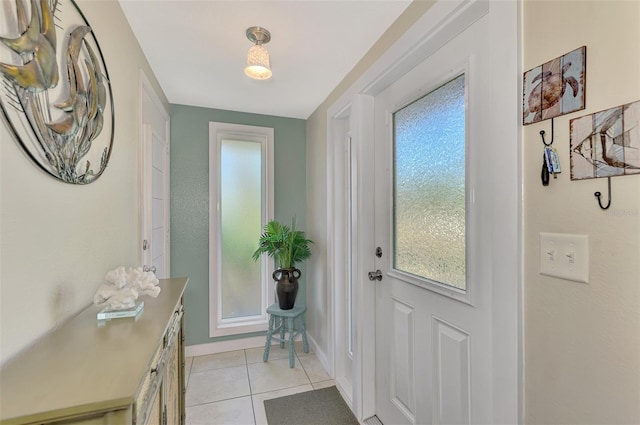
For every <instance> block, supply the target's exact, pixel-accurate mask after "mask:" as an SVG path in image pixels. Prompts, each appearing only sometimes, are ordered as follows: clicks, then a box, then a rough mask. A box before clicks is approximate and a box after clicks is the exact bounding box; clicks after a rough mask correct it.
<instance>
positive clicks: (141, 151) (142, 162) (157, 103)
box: [138, 69, 171, 276]
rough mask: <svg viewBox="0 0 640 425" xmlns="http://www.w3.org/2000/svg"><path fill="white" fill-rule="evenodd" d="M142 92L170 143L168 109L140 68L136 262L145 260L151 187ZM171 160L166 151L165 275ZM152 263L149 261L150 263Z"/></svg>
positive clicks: (168, 252)
mask: <svg viewBox="0 0 640 425" xmlns="http://www.w3.org/2000/svg"><path fill="white" fill-rule="evenodd" d="M145 94H146V95H147V96H148V98H149V99H150V100H151V102H153V105H154V107H155V108H156V109H157V110H158V111H159V112H160V113H161V115H162V119H163V120H164V123H165V125H164V133H165V134H164V136H165V140H166V141H167V149H168V148H169V146H171V127H170V126H171V124H170V122H171V118H170V115H169V112H168V111H167V110H166V109H165V107H164V104H163V103H162V101H161V100H160V97H159V96H158V94H157V93H156V91H155V89H154V87H153V85H152V84H151V81H150V80H149V78H148V77H147V75H146V74H145V73H144V71H143V70H142V69H140V71H139V84H138V141H139V142H138V211H139V225H138V229H139V230H138V243H139V244H140V245H138V247H139V248H138V264H141V265H142V264H144V263H145V258H144V252H143V249H142V242H143V240H144V239H145V237H146V235H145V226H146V223H147V220H149V217H145V207H144V203H145V194H146V193H147V192H150V191H151V184H150V182H149V181H147V180H148V179H149V176H147V177H145V175H144V173H145V167H146V164H147V161H149V160H151V155H152V153H153V152H152V151H149V149H152V148H151V147H150V146H149V147H145V143H146V142H147V141H146V140H145V137H147V135H146V134H145V128H148V127H146V126H149V123H147V122H145V121H146V119H145V110H144V96H145ZM169 166H170V160H169V152H167V173H166V175H167V182H166V184H165V194H164V199H165V205H164V211H165V215H164V229H165V230H166V238H165V248H164V251H165V252H164V272H165V274H166V276H170V275H171V270H170V267H171V250H170V248H171V220H170V206H171V202H170V196H169V193H170V192H169V191H170V188H169V185H170V170H169ZM149 265H151V264H149Z"/></svg>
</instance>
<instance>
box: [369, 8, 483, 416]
mask: <svg viewBox="0 0 640 425" xmlns="http://www.w3.org/2000/svg"><path fill="white" fill-rule="evenodd" d="M488 22H489V19H488V17H487V16H485V17H483V18H481V19H480V20H478V21H476V22H475V23H473V24H472V25H471V26H469V27H467V29H465V30H464V31H463V32H462V33H460V34H458V35H457V36H456V37H455V38H453V39H451V40H450V41H449V42H447V43H446V44H445V45H444V47H442V48H440V49H438V50H437V51H435V52H434V53H433V54H431V55H430V56H429V57H428V58H427V59H426V60H425V61H424V62H422V63H421V64H419V65H417V66H416V67H415V68H414V69H413V70H412V71H410V72H409V73H407V74H405V75H404V76H403V77H401V78H400V79H398V80H397V81H396V82H395V83H393V84H392V85H390V86H389V87H388V88H386V89H385V90H384V91H382V92H381V93H379V94H378V95H377V96H376V97H375V123H376V124H375V126H376V127H375V164H376V167H375V170H376V171H375V175H376V176H375V205H376V208H375V213H374V215H375V229H374V232H375V241H376V247H380V249H381V252H382V255H381V256H380V258H376V268H377V269H379V271H380V273H379V276H380V277H381V280H380V281H376V282H375V284H376V414H377V416H378V417H379V418H380V420H381V421H382V423H384V424H432V423H438V424H440V423H455V424H467V423H490V422H491V408H492V407H491V406H492V399H491V391H490V388H491V383H492V361H491V285H492V282H491V272H490V268H489V266H486V265H487V264H491V261H490V260H491V257H490V256H491V253H490V252H489V251H490V250H488V249H484V250H483V247H486V246H489V243H490V238H491V232H492V230H491V228H490V227H491V223H492V221H491V214H492V209H491V205H490V201H489V199H491V197H490V196H487V194H490V192H491V188H490V187H489V186H490V179H487V178H484V179H483V172H485V167H487V166H488V164H490V159H491V153H490V152H487V149H484V147H486V146H488V140H487V139H488V138H487V134H488V132H487V128H486V124H485V123H486V122H488V121H490V120H488V119H487V117H489V114H491V111H492V108H491V96H490V93H489V90H488V86H489V84H488V81H489V80H490V72H492V71H493V72H495V70H492V66H491V60H490V55H489V43H488V40H489V25H488ZM460 77H461V78H462V80H460V79H459V78H460ZM452 80H456V81H458V83H460V81H462V83H461V84H462V96H463V102H464V106H463V110H464V112H463V116H464V121H463V124H462V126H463V129H464V141H465V142H464V145H465V147H464V153H463V157H464V162H463V165H462V169H463V176H464V177H463V180H464V183H463V186H464V194H463V196H464V198H463V201H462V203H463V209H464V211H462V217H463V219H462V221H463V227H464V229H463V237H462V239H463V243H464V246H463V248H462V252H463V254H462V256H463V261H464V264H463V266H462V267H463V271H462V282H460V281H458V282H457V283H456V282H448V281H447V278H446V277H445V278H441V276H437V273H436V276H434V275H433V273H434V272H433V271H431V270H427V271H425V272H424V273H423V272H422V271H417V269H415V268H413V267H412V266H408V264H409V263H411V262H412V261H414V262H418V263H419V262H421V261H422V259H421V257H420V255H421V248H419V247H420V243H421V238H422V237H423V235H422V233H424V230H425V229H430V230H429V231H428V232H431V233H434V229H437V230H438V231H439V230H441V229H443V228H445V227H447V226H448V218H447V217H446V215H447V214H451V215H454V214H455V212H454V211H448V210H446V209H445V210H444V211H440V212H441V213H442V214H443V216H445V217H444V218H443V217H439V218H438V219H439V220H440V223H441V224H440V225H439V226H436V227H434V226H433V223H432V222H431V223H425V222H423V221H422V220H424V219H425V218H428V217H429V215H428V214H427V215H424V214H423V212H422V211H421V210H420V204H422V205H424V201H425V199H427V201H428V202H429V203H436V202H440V201H441V194H438V193H436V191H437V190H442V187H439V188H436V187H430V186H429V184H430V183H429V182H427V186H426V188H424V189H426V190H424V192H423V191H418V189H416V192H415V194H414V195H415V196H414V197H417V198H420V199H421V202H418V206H417V207H416V210H415V211H413V212H412V214H409V216H408V217H409V218H407V214H405V213H403V212H402V210H403V208H405V209H406V206H405V205H400V203H401V200H400V196H401V195H400V189H399V187H400V181H401V180H402V179H405V178H406V176H407V175H411V173H412V172H413V171H412V170H410V169H408V168H407V167H414V166H415V165H416V164H419V163H420V161H426V160H432V161H434V163H435V162H440V160H438V161H435V160H433V157H432V156H430V155H426V156H425V157H424V159H422V156H421V153H420V151H418V152H417V153H416V157H415V158H412V159H411V160H410V161H404V160H401V159H399V158H398V156H399V155H400V153H399V152H400V150H401V149H400V147H399V145H398V144H397V143H400V142H399V140H400V139H401V138H400V137H399V136H398V133H397V131H400V130H399V129H398V128H394V123H395V120H397V115H396V113H397V112H398V111H401V110H403V108H404V107H406V106H407V105H412V104H414V101H416V100H417V99H421V98H423V97H424V96H425V95H427V94H431V93H435V91H437V90H439V89H440V88H442V87H444V85H446V84H447V83H448V82H451V81H452ZM451 84H453V83H451ZM427 109H428V108H427ZM437 109H438V108H436V109H435V110H433V109H432V110H431V113H435V112H434V111H436V112H438V111H437ZM421 113H423V112H421ZM427 113H429V112H427ZM438 119H442V122H443V125H444V127H445V128H444V131H447V125H448V124H447V122H448V121H447V120H448V119H449V118H447V117H441V118H438ZM419 137H423V136H419ZM424 137H425V140H424V143H425V146H428V144H427V142H428V140H427V139H428V138H429V137H431V135H430V133H429V135H427V136H424ZM445 139H446V138H445ZM439 148H440V147H436V149H439ZM429 149H433V146H431V147H429ZM450 154H451V153H450V152H448V151H447V147H446V146H443V149H442V154H441V155H443V157H442V158H441V162H440V166H441V167H442V174H443V175H445V174H447V173H448V172H449V171H450V170H449V168H450V165H449V164H448V162H447V159H446V158H445V157H446V156H447V155H450ZM458 154H459V152H458ZM429 158H431V159H429ZM418 174H419V172H418ZM415 178H416V179H419V178H420V176H419V175H415ZM432 183H433V182H432ZM417 186H420V184H418V185H417ZM446 196H447V195H445V197H446ZM439 197H440V198H439ZM402 202H404V201H402ZM431 213H433V211H431ZM431 219H433V216H431ZM408 234H410V235H411V237H412V241H411V243H410V244H411V246H413V247H414V248H416V247H418V249H413V250H412V251H410V252H408V251H406V250H404V249H403V248H402V246H403V244H405V245H406V241H402V240H401V239H402V238H403V237H406V236H407V235H408ZM427 237H429V235H427ZM449 245H450V244H449V243H443V244H441V245H440V247H441V248H442V251H446V250H448V249H449V248H450V246H449ZM374 249H375V247H374ZM374 249H372V250H371V252H374ZM412 255H414V256H416V258H406V257H407V256H409V257H411V256H412ZM445 260H446V259H445ZM447 267H448V266H447V265H446V264H445V265H444V266H443V268H447ZM445 275H446V273H445ZM371 277H375V275H373V276H371ZM443 281H444V283H443ZM454 285H457V286H458V287H455V286H454Z"/></svg>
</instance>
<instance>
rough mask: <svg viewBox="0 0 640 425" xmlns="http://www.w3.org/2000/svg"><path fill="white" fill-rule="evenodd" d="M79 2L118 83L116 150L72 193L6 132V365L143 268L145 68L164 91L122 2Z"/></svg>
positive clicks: (2, 169) (1, 171)
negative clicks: (117, 278) (106, 281)
mask: <svg viewBox="0 0 640 425" xmlns="http://www.w3.org/2000/svg"><path fill="white" fill-rule="evenodd" d="M77 3H78V5H79V7H80V9H81V10H82V12H83V13H84V14H85V16H86V18H87V20H88V21H89V24H90V25H91V26H92V28H93V30H94V33H95V35H96V38H97V39H98V42H99V43H100V46H101V49H102V52H103V55H104V59H105V62H106V66H107V68H108V71H109V75H110V77H111V85H112V90H113V99H114V106H115V140H114V146H113V152H112V155H111V160H110V161H109V165H108V166H107V169H106V171H105V173H104V174H103V175H102V176H101V177H100V178H99V179H98V180H97V181H95V182H94V183H92V184H89V185H86V186H77V185H70V184H66V183H62V182H60V181H58V180H55V179H53V178H51V177H49V176H47V175H45V174H44V173H43V172H40V171H39V169H38V168H36V166H35V165H34V164H32V163H31V162H30V161H29V159H28V158H27V157H26V156H25V155H24V154H23V153H22V152H21V151H20V149H19V147H18V144H17V143H16V142H15V141H14V140H13V138H12V137H11V135H10V133H9V132H8V131H7V129H6V127H5V125H4V123H2V124H0V146H1V153H0V195H1V196H0V203H1V204H0V210H1V215H0V230H1V235H2V236H1V248H0V326H1V328H0V363H5V362H6V361H7V360H8V359H9V358H10V357H12V356H14V355H16V354H17V353H18V352H19V351H20V350H21V349H24V348H25V347H26V346H28V345H29V344H31V343H32V342H33V341H34V340H35V339H37V338H38V337H40V336H42V335H43V334H44V333H46V332H47V331H49V330H50V329H51V328H52V327H55V326H56V325H58V324H60V323H61V322H63V321H64V320H65V319H67V318H68V317H69V316H70V315H73V314H74V313H76V312H78V311H79V310H80V309H82V308H83V307H84V306H86V305H88V304H90V303H91V302H92V298H93V294H94V292H95V290H96V289H97V287H98V286H99V285H100V283H101V282H102V278H103V276H104V274H105V272H106V271H108V270H109V269H112V268H114V267H116V266H119V265H129V266H136V265H138V264H137V261H138V260H137V258H138V252H137V246H138V244H137V242H138V241H137V239H138V237H137V235H138V156H137V155H138V153H137V149H138V148H137V138H138V72H139V69H140V68H142V69H144V70H145V73H146V74H147V76H149V77H150V78H152V81H153V82H154V85H155V86H156V90H158V92H159V93H162V92H161V91H160V90H159V86H158V85H157V82H156V81H155V79H153V73H152V72H151V71H150V69H149V66H148V64H147V62H146V59H145V57H144V55H143V54H142V52H141V50H140V48H139V46H138V43H137V41H136V40H135V38H134V36H133V33H132V32H131V30H130V28H129V25H128V23H127V21H126V19H125V17H124V15H123V13H122V10H121V8H120V5H119V4H118V3H117V1H116V0H103V1H96V0H80V1H78V2H77ZM0 48H4V46H1V47H0ZM163 101H164V102H166V99H164V98H163ZM167 107H168V105H167Z"/></svg>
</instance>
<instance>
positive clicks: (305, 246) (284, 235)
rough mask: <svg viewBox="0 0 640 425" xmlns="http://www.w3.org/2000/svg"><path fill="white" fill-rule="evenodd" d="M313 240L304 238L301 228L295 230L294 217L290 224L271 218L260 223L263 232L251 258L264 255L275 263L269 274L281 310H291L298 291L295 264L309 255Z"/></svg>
mask: <svg viewBox="0 0 640 425" xmlns="http://www.w3.org/2000/svg"><path fill="white" fill-rule="evenodd" d="M312 243H313V241H312V240H310V239H307V238H306V237H305V234H304V232H303V231H301V230H296V220H295V218H293V219H292V220H291V227H289V226H287V225H284V224H282V223H280V222H278V221H277V220H271V221H269V223H267V225H266V226H264V233H262V234H261V235H260V238H259V239H258V249H256V251H255V252H254V253H253V260H254V261H257V260H258V259H259V258H260V255H262V254H267V255H268V256H269V257H272V258H275V259H276V261H277V263H278V267H279V268H278V269H276V270H275V271H274V272H273V274H272V275H271V277H272V278H273V280H275V281H276V294H277V296H278V305H279V306H280V308H281V309H282V310H291V309H292V308H293V306H294V304H295V302H296V295H297V294H298V278H299V277H300V275H301V273H300V270H299V269H297V268H295V264H296V263H299V262H301V261H303V260H306V259H307V258H309V257H310V256H311V249H310V248H309V245H310V244H312Z"/></svg>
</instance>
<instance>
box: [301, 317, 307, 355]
mask: <svg viewBox="0 0 640 425" xmlns="http://www.w3.org/2000/svg"><path fill="white" fill-rule="evenodd" d="M300 333H301V334H302V349H303V350H304V352H305V353H308V352H309V342H308V341H307V328H306V327H305V324H304V314H301V315H300Z"/></svg>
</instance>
